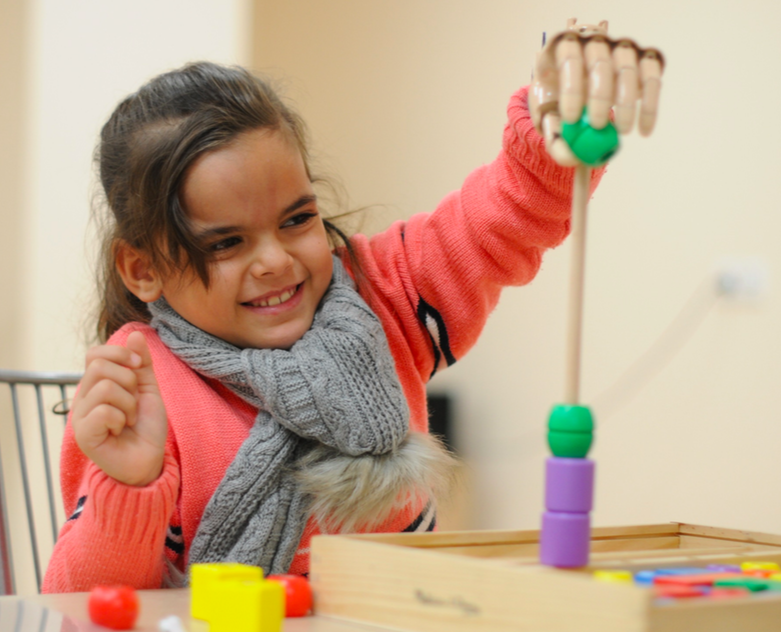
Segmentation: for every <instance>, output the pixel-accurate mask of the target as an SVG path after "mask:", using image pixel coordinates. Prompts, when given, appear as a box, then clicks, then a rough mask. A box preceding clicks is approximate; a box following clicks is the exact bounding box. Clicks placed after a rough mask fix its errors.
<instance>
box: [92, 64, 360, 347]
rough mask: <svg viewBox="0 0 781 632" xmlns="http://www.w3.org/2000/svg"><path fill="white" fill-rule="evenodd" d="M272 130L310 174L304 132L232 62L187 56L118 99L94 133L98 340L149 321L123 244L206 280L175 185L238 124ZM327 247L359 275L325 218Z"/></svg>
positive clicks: (344, 242) (166, 268) (204, 261)
mask: <svg viewBox="0 0 781 632" xmlns="http://www.w3.org/2000/svg"><path fill="white" fill-rule="evenodd" d="M255 129H269V130H274V131H279V132H282V133H284V134H286V135H287V136H288V138H289V139H290V140H291V142H293V143H294V145H295V146H296V147H297V148H298V150H299V151H300V153H301V157H302V159H303V161H304V165H305V168H306V172H307V175H308V176H309V179H310V180H311V181H312V182H313V183H314V182H319V181H321V180H322V179H320V178H315V177H314V176H313V175H312V173H311V168H310V155H309V150H308V138H307V130H306V126H305V125H304V122H303V120H302V119H301V118H300V117H299V116H298V114H296V113H295V112H294V111H292V110H291V109H290V108H289V107H288V106H287V105H286V104H285V103H283V102H282V100H281V99H280V98H279V97H278V96H277V94H276V93H275V92H274V91H273V90H272V89H271V87H270V86H269V85H268V84H267V83H266V82H264V81H263V80H261V79H259V78H258V77H256V76H254V75H252V74H251V73H249V72H248V71H247V70H244V69H243V68H238V67H225V66H220V65H217V64H213V63H208V62H199V63H192V64H188V65H186V66H184V67H182V68H180V69H178V70H174V71H171V72H167V73H165V74H162V75H159V76H158V77H155V78H154V79H152V80H151V81H149V82H148V83H147V84H145V85H144V86H142V87H141V88H140V89H139V90H138V91H137V92H135V93H133V94H131V95H130V96H128V97H127V98H126V99H125V100H123V101H122V102H121V103H120V104H119V105H118V106H117V108H116V109H115V110H114V113H113V114H112V115H111V118H109V120H108V122H107V123H106V124H105V125H104V126H103V129H102V130H101V133H100V141H99V145H98V148H97V150H96V162H97V163H98V168H99V174H100V182H101V185H102V187H103V192H104V194H105V198H106V203H107V206H108V209H109V211H110V212H107V213H106V216H105V218H104V220H105V223H104V225H103V227H102V232H103V242H102V250H101V261H100V265H99V270H98V290H99V294H100V296H99V299H100V302H99V308H98V310H99V311H98V322H97V334H98V339H99V340H100V341H101V342H105V341H106V340H107V339H108V338H109V337H110V336H111V334H113V333H114V332H115V331H116V330H117V329H119V328H120V327H121V326H122V325H124V324H125V323H128V322H131V321H140V322H149V320H150V319H151V315H150V313H149V310H148V309H147V307H146V304H145V303H144V302H142V301H141V300H140V299H138V298H137V297H136V296H134V295H133V294H132V293H131V292H130V291H129V290H128V289H127V288H126V287H125V284H124V283H123V282H122V278H121V277H120V275H119V273H118V271H117V269H116V265H115V260H116V254H117V248H118V247H119V245H120V244H121V243H123V242H125V243H127V244H129V245H130V246H132V247H133V248H135V249H137V250H139V251H141V252H143V253H145V254H146V255H147V256H148V257H149V260H150V263H151V265H152V266H153V267H154V268H156V269H158V270H160V271H162V272H164V273H168V272H171V271H173V270H178V271H184V270H186V269H187V268H191V269H192V270H193V271H194V272H195V273H196V274H197V275H198V276H199V277H200V279H201V281H202V282H203V283H204V285H206V287H208V286H209V281H210V279H209V254H208V252H206V251H205V250H204V249H203V248H202V247H201V246H200V244H199V243H198V241H197V240H196V239H195V238H194V236H193V234H192V232H191V229H190V223H189V221H188V218H187V214H186V213H185V209H184V208H183V207H182V204H181V202H180V195H179V194H180V188H181V185H182V183H183V181H184V178H185V175H186V174H187V170H188V168H189V167H190V166H191V165H192V164H193V162H194V161H195V160H196V159H197V158H198V157H199V156H201V155H203V154H204V153H206V152H209V151H214V150H216V149H218V148H220V147H224V146H225V145H227V144H228V143H230V142H231V141H232V140H233V139H235V138H236V137H237V136H238V135H239V134H241V133H242V132H246V131H249V130H255ZM324 222H325V227H326V230H327V232H328V235H329V238H330V239H331V242H332V245H333V246H334V247H335V246H337V245H341V246H343V250H342V251H343V252H344V253H345V255H346V256H347V258H348V260H349V263H350V265H351V266H352V267H353V269H354V270H355V271H356V272H357V273H358V274H360V266H359V265H358V262H357V260H356V258H355V253H354V252H353V250H352V248H351V246H350V242H349V240H348V238H347V236H346V235H345V234H344V233H343V232H342V231H341V230H339V228H337V227H336V226H335V225H334V224H333V223H332V222H330V221H328V220H325V221H324Z"/></svg>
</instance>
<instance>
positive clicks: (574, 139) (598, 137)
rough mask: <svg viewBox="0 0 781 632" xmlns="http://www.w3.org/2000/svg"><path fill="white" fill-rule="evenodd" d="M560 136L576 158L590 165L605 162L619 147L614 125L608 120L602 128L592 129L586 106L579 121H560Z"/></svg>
mask: <svg viewBox="0 0 781 632" xmlns="http://www.w3.org/2000/svg"><path fill="white" fill-rule="evenodd" d="M561 136H562V138H564V140H565V141H567V145H569V148H570V149H571V150H572V153H573V154H575V156H576V157H577V158H578V160H580V161H581V162H583V163H585V164H587V165H589V166H592V167H598V166H599V165H603V164H605V163H606V162H607V161H608V160H610V159H611V158H612V157H613V156H614V155H615V153H616V152H617V151H618V147H619V140H618V130H617V129H616V126H615V125H613V123H611V122H610V121H608V123H607V125H605V127H603V128H602V129H594V128H593V127H591V125H589V122H588V114H587V112H586V108H583V116H581V117H580V120H579V121H577V122H575V123H562V125H561Z"/></svg>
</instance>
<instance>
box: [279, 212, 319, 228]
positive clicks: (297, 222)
mask: <svg viewBox="0 0 781 632" xmlns="http://www.w3.org/2000/svg"><path fill="white" fill-rule="evenodd" d="M313 217H317V213H313V212H311V211H308V212H306V213H298V214H297V215H293V217H291V218H290V219H288V220H287V221H286V222H285V223H284V224H282V227H283V228H287V227H292V226H302V225H304V224H306V223H307V222H309V221H310V220H311V219H312V218H313Z"/></svg>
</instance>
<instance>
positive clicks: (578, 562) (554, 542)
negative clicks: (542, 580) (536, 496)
mask: <svg viewBox="0 0 781 632" xmlns="http://www.w3.org/2000/svg"><path fill="white" fill-rule="evenodd" d="M590 540H591V519H590V515H589V514H587V513H566V512H560V511H546V512H545V513H544V514H543V515H542V533H541V534H540V562H542V563H543V564H545V565H547V566H558V567H560V568H578V567H581V566H586V565H587V564H588V552H589V544H590Z"/></svg>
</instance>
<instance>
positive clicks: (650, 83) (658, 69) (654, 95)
mask: <svg viewBox="0 0 781 632" xmlns="http://www.w3.org/2000/svg"><path fill="white" fill-rule="evenodd" d="M640 83H641V85H642V87H643V96H642V98H643V100H642V101H641V102H640V120H639V121H638V126H637V127H638V129H639V130H640V134H641V135H642V136H648V135H649V134H650V133H651V132H652V131H653V129H654V125H655V124H656V112H657V109H658V107H659V92H660V90H661V88H662V62H661V59H660V57H659V55H658V54H657V52H656V51H654V50H648V51H646V52H645V54H644V55H643V58H642V59H641V60H640Z"/></svg>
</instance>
